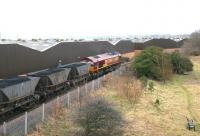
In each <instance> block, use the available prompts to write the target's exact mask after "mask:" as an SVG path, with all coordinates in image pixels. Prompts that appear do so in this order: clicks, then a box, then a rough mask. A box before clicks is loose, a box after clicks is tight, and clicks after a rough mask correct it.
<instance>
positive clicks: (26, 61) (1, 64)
mask: <svg viewBox="0 0 200 136" xmlns="http://www.w3.org/2000/svg"><path fill="white" fill-rule="evenodd" d="M43 64H44V59H43V56H42V54H41V52H39V51H36V50H33V49H30V48H27V47H24V46H22V45H19V44H0V78H7V77H11V76H15V75H18V74H24V73H27V72H31V71H34V70H39V69H42V68H44V67H45V66H44V65H43Z"/></svg>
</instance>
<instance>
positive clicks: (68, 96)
mask: <svg viewBox="0 0 200 136" xmlns="http://www.w3.org/2000/svg"><path fill="white" fill-rule="evenodd" d="M67 100H68V102H67V104H68V108H69V107H70V95H69V93H68V94H67Z"/></svg>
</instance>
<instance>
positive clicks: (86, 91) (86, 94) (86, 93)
mask: <svg viewBox="0 0 200 136" xmlns="http://www.w3.org/2000/svg"><path fill="white" fill-rule="evenodd" d="M85 92H86V95H87V93H88V90H87V83H86V84H85Z"/></svg>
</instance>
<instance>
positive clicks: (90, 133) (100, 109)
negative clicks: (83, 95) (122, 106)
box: [73, 97, 122, 136]
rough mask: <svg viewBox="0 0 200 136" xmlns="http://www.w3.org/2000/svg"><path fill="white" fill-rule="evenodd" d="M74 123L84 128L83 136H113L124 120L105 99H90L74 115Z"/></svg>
mask: <svg viewBox="0 0 200 136" xmlns="http://www.w3.org/2000/svg"><path fill="white" fill-rule="evenodd" d="M73 116H74V117H73V118H74V122H75V123H76V124H78V125H79V126H80V127H81V128H83V132H81V134H80V135H82V136H112V135H113V133H115V132H114V131H115V127H117V126H118V123H119V121H120V120H121V119H122V118H121V115H120V113H119V112H118V111H116V110H115V109H114V108H113V106H112V105H111V104H110V103H108V102H107V101H106V100H105V99H103V98H99V97H95V98H90V100H88V101H86V103H85V104H84V105H82V106H81V107H80V108H79V109H78V110H76V111H75V112H74V113H73Z"/></svg>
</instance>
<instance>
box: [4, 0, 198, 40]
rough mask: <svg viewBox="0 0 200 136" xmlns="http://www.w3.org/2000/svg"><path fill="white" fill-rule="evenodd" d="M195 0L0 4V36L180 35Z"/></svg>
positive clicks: (12, 0)
mask: <svg viewBox="0 0 200 136" xmlns="http://www.w3.org/2000/svg"><path fill="white" fill-rule="evenodd" d="M199 6H200V0H0V33H1V36H2V38H16V37H18V38H39V37H40V38H53V37H55V38H68V37H74V36H76V37H79V36H81V37H84V36H102V35H108V36H109V35H110V36H111V35H112V36H117V35H119V36H123V35H146V34H184V33H191V32H192V31H195V30H198V29H200V7H199Z"/></svg>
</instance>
